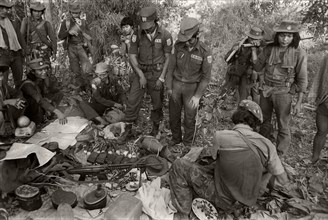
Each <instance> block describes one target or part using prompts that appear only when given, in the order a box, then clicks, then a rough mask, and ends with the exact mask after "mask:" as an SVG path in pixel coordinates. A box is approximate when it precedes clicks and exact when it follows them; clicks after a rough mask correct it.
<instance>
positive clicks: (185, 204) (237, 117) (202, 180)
mask: <svg viewBox="0 0 328 220" xmlns="http://www.w3.org/2000/svg"><path fill="white" fill-rule="evenodd" d="M232 121H233V123H234V124H235V126H234V127H233V129H232V130H222V131H216V132H215V134H214V144H213V146H212V147H210V148H192V150H191V151H190V152H189V153H188V154H187V155H185V157H184V158H181V159H177V160H175V161H174V163H173V165H172V167H171V169H170V172H169V181H170V186H171V196H172V204H173V206H174V207H175V208H176V209H177V210H178V213H177V214H176V216H177V217H176V219H188V215H189V214H190V212H191V204H192V201H193V199H194V198H197V197H200V198H204V199H206V200H208V201H210V202H211V203H212V204H214V205H215V206H216V207H217V208H219V209H222V210H229V209H232V208H233V207H234V206H233V204H235V203H236V202H239V204H243V205H245V206H253V205H254V204H255V203H256V200H257V198H258V197H259V196H260V195H261V193H263V192H264V189H265V188H266V185H267V183H268V181H269V179H270V178H271V177H272V176H274V177H272V178H275V179H276V180H277V181H278V182H279V183H280V184H281V185H282V186H283V189H285V190H287V192H288V191H289V190H291V189H293V185H292V184H291V183H289V181H288V178H287V174H286V172H285V170H284V167H283V166H282V164H281V161H280V159H279V157H278V154H277V151H276V148H275V146H274V145H273V144H272V143H271V142H270V141H269V140H268V139H266V138H265V137H263V136H261V135H260V134H259V133H257V132H256V130H257V127H258V126H259V125H260V124H261V123H262V121H263V116H262V111H261V108H260V106H259V105H258V104H256V103H255V102H253V101H250V100H243V101H241V102H240V103H239V106H238V109H237V110H236V111H235V112H234V113H233V115H232ZM205 157H208V158H210V160H208V161H211V162H213V163H210V164H209V165H208V166H201V165H199V164H198V163H195V162H197V161H199V159H201V158H205ZM231 174H233V175H231Z"/></svg>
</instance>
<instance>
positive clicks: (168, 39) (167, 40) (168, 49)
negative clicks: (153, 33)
mask: <svg viewBox="0 0 328 220" xmlns="http://www.w3.org/2000/svg"><path fill="white" fill-rule="evenodd" d="M164 40H165V43H164V47H163V50H164V52H165V53H169V54H171V52H172V45H173V38H172V35H171V34H170V33H169V32H168V31H166V30H165V32H164Z"/></svg>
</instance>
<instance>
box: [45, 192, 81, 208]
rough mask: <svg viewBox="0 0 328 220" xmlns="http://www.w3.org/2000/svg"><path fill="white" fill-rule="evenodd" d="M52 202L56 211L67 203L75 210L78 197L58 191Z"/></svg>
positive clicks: (52, 197)
mask: <svg viewBox="0 0 328 220" xmlns="http://www.w3.org/2000/svg"><path fill="white" fill-rule="evenodd" d="M51 202H52V205H53V206H54V208H55V209H57V208H58V206H59V205H60V204H62V203H67V204H68V205H70V206H71V207H72V208H74V207H75V206H76V205H77V196H76V195H75V193H73V192H69V191H65V190H62V189H57V190H56V191H55V192H54V193H53V194H52V195H51Z"/></svg>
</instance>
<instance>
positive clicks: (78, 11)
mask: <svg viewBox="0 0 328 220" xmlns="http://www.w3.org/2000/svg"><path fill="white" fill-rule="evenodd" d="M69 12H71V13H81V9H70V10H69Z"/></svg>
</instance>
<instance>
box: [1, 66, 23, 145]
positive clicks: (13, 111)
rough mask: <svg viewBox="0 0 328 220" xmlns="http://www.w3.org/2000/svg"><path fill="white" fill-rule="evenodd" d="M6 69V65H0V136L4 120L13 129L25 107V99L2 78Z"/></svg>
mask: <svg viewBox="0 0 328 220" xmlns="http://www.w3.org/2000/svg"><path fill="white" fill-rule="evenodd" d="M8 69H9V67H8V66H0V137H1V136H4V135H5V134H6V129H5V122H6V121H8V122H10V123H11V126H12V128H13V129H14V128H15V127H16V120H17V119H18V118H19V116H21V115H22V114H23V113H24V108H25V101H24V100H23V99H22V97H20V96H19V93H18V92H16V91H14V89H12V88H10V87H9V86H8V85H7V83H6V82H5V80H4V78H5V73H6V72H7V71H8ZM7 134H8V132H7ZM0 139H1V138H0Z"/></svg>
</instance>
